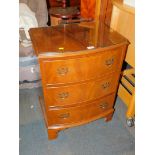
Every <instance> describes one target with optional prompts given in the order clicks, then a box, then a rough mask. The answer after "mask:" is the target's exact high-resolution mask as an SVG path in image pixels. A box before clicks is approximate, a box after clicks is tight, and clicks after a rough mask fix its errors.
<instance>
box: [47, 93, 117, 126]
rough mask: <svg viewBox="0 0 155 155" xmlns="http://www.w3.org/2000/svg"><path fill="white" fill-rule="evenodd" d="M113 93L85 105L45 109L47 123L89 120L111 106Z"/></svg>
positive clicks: (113, 97)
mask: <svg viewBox="0 0 155 155" xmlns="http://www.w3.org/2000/svg"><path fill="white" fill-rule="evenodd" d="M114 99H115V95H114V94H112V95H109V96H106V97H104V98H102V99H100V100H96V101H94V102H91V103H89V104H86V105H82V106H74V107H69V108H61V109H59V108H58V109H53V108H51V109H50V110H48V111H47V115H48V125H49V126H50V125H54V124H55V125H56V124H65V123H66V124H69V123H77V122H80V121H84V120H86V121H87V120H91V119H93V118H94V117H96V116H100V115H102V114H103V113H104V112H106V111H107V110H108V109H112V108H113V103H114Z"/></svg>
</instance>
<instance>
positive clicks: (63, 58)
mask: <svg viewBox="0 0 155 155" xmlns="http://www.w3.org/2000/svg"><path fill="white" fill-rule="evenodd" d="M94 30H95V29H93V27H92V26H90V27H89V26H87V27H86V26H84V25H82V24H69V25H58V26H55V27H44V28H32V29H30V31H29V33H30V36H31V40H32V43H33V47H34V50H35V53H36V55H37V56H38V60H39V64H40V72H41V78H42V88H43V94H44V97H40V103H41V108H42V112H43V116H44V119H45V123H46V127H47V132H48V137H49V139H54V138H56V137H57V134H58V132H59V131H61V130H63V129H65V128H70V127H73V126H77V125H82V124H85V123H88V122H91V121H94V120H96V119H99V118H104V119H105V121H109V120H111V118H112V115H113V113H114V102H115V97H116V93H117V87H118V83H119V77H120V73H121V68H122V63H123V60H124V57H125V53H126V49H127V46H128V44H129V43H128V41H127V40H126V39H125V38H124V37H122V36H121V35H119V34H118V33H117V32H115V31H113V30H111V29H110V28H109V27H106V26H105V28H104V32H103V33H102V36H101V37H99V38H101V39H97V40H96V39H95V32H94ZM98 35H99V34H98Z"/></svg>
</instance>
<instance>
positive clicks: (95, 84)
mask: <svg viewBox="0 0 155 155" xmlns="http://www.w3.org/2000/svg"><path fill="white" fill-rule="evenodd" d="M118 78H119V74H118V72H114V73H113V74H110V75H108V76H105V77H102V78H100V79H96V80H91V81H87V82H84V83H79V84H72V85H65V86H59V87H46V88H44V98H45V101H46V106H47V107H54V106H67V105H69V106H70V105H76V104H80V103H81V102H87V101H91V100H95V99H97V98H101V97H103V96H105V95H107V94H110V93H113V92H115V91H116V88H117V83H118V82H117V81H118Z"/></svg>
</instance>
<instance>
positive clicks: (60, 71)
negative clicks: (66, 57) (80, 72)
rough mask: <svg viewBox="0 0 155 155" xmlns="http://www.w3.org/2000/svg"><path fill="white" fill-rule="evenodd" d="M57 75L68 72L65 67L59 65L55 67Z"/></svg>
mask: <svg viewBox="0 0 155 155" xmlns="http://www.w3.org/2000/svg"><path fill="white" fill-rule="evenodd" d="M57 73H58V75H66V74H67V73H68V68H67V67H61V68H58V69H57Z"/></svg>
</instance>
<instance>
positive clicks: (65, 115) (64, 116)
mask: <svg viewBox="0 0 155 155" xmlns="http://www.w3.org/2000/svg"><path fill="white" fill-rule="evenodd" d="M69 117H70V114H69V113H65V114H61V115H59V118H61V119H67V118H69Z"/></svg>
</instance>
